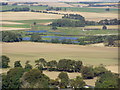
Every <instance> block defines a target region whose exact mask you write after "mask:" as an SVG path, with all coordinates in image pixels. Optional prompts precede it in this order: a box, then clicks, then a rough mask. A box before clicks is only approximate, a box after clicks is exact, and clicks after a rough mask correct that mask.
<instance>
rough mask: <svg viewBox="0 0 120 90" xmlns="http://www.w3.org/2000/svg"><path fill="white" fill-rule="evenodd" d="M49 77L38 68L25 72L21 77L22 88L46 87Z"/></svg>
mask: <svg viewBox="0 0 120 90" xmlns="http://www.w3.org/2000/svg"><path fill="white" fill-rule="evenodd" d="M49 81H50V79H49V77H47V76H46V75H44V74H43V73H41V71H40V70H38V69H32V70H30V71H29V72H26V73H25V74H24V75H23V76H22V78H21V83H22V85H21V87H22V88H48V86H49Z"/></svg>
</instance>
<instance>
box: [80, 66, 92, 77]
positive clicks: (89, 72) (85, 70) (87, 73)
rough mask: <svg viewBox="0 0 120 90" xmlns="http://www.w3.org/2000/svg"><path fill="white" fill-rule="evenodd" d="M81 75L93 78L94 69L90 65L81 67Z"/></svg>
mask: <svg viewBox="0 0 120 90" xmlns="http://www.w3.org/2000/svg"><path fill="white" fill-rule="evenodd" d="M82 77H83V78H84V79H93V77H94V71H93V68H92V67H87V66H85V67H83V68H82Z"/></svg>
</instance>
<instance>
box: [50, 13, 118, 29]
mask: <svg viewBox="0 0 120 90" xmlns="http://www.w3.org/2000/svg"><path fill="white" fill-rule="evenodd" d="M76 20H77V21H76ZM51 25H52V26H57V27H84V26H87V25H120V20H119V19H110V20H108V19H105V20H100V21H98V22H96V21H87V20H85V18H84V17H83V16H81V15H79V14H65V15H64V16H63V17H62V19H58V20H56V21H53V22H52V24H51Z"/></svg>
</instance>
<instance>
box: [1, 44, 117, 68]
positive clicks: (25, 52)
mask: <svg viewBox="0 0 120 90" xmlns="http://www.w3.org/2000/svg"><path fill="white" fill-rule="evenodd" d="M1 44H2V46H3V55H7V56H8V57H10V58H11V62H10V65H11V66H13V63H14V62H15V61H16V60H20V61H21V63H22V64H23V65H24V64H25V62H26V61H27V60H30V61H31V64H32V65H35V60H36V59H39V58H45V59H46V60H47V61H50V60H60V59H64V58H66V59H73V60H82V61H83V63H84V64H85V65H94V66H96V65H99V64H104V65H115V64H118V48H112V47H91V46H80V45H64V44H51V43H33V42H17V43H1Z"/></svg>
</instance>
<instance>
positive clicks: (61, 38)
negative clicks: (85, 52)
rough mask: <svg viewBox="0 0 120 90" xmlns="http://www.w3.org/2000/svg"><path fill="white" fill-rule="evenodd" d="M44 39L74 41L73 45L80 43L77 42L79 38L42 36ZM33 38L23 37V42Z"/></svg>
mask: <svg viewBox="0 0 120 90" xmlns="http://www.w3.org/2000/svg"><path fill="white" fill-rule="evenodd" d="M41 37H42V38H43V39H45V38H49V39H58V40H64V39H67V40H72V43H79V42H78V41H75V40H77V39H78V38H77V37H61V36H41ZM30 38H31V37H23V40H24V41H29V40H30ZM44 41H47V42H50V41H51V40H44Z"/></svg>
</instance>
